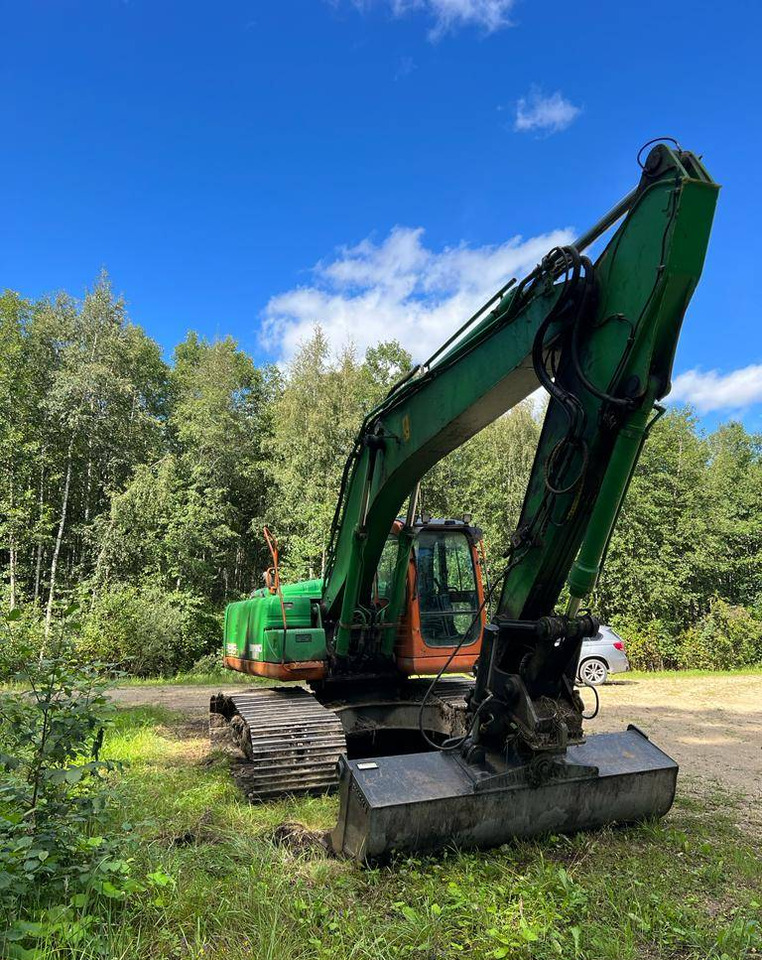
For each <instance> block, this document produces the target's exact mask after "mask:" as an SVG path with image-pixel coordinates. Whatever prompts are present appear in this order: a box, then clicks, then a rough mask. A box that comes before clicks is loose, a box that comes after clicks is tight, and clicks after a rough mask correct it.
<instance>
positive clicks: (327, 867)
mask: <svg viewBox="0 0 762 960" xmlns="http://www.w3.org/2000/svg"><path fill="white" fill-rule="evenodd" d="M108 750H109V753H110V754H111V755H112V756H114V757H119V758H121V759H123V760H126V761H127V762H128V764H129V766H128V767H127V769H126V772H125V773H124V775H123V776H122V777H121V778H120V779H119V780H118V781H117V782H116V783H115V785H114V794H113V798H114V801H115V809H116V813H115V826H116V825H117V824H119V823H121V822H123V821H124V820H129V821H130V824H131V826H130V830H131V834H132V837H133V839H132V848H133V849H132V857H133V865H132V868H133V872H134V875H135V876H137V877H140V876H145V875H147V874H148V873H150V872H154V871H157V870H162V871H164V872H165V873H166V874H168V875H169V876H170V877H171V878H172V880H171V882H169V883H167V884H166V885H165V886H163V887H162V888H161V889H160V890H159V891H158V892H157V890H156V888H151V890H150V892H146V893H143V894H138V895H137V896H136V897H134V898H133V899H132V900H130V901H128V902H127V903H125V904H122V905H115V906H114V907H113V910H112V914H111V916H110V917H109V921H110V922H109V924H108V928H107V933H106V934H105V936H106V947H105V950H104V952H103V954H102V955H103V956H107V957H108V958H112V960H142V958H146V960H148V958H151V960H159V958H193V960H202V958H203V960H223V958H224V960H244V958H246V960H252V958H255V960H260V958H262V960H323V958H326V960H327V958H337V960H338V958H347V960H349V958H353V960H366V958H367V960H371V958H372V960H387V958H388V960H391V958H405V957H411V958H425V960H445V958H447V960H449V958H456V957H460V956H464V957H465V956H469V957H474V958H491V960H501V958H507V960H513V958H532V960H544V958H557V957H565V958H575V960H607V958H611V960H613V958H617V960H635V958H638V960H656V958H664V960H667V958H669V960H677V958H680V960H689V958H696V960H698V958H701V960H707V958H713V960H740V958H744V957H747V958H751V957H755V956H759V955H760V954H762V932H761V927H760V921H761V920H762V915H761V912H760V911H761V907H760V900H762V864H761V863H760V858H759V848H760V838H759V837H755V836H751V835H748V834H746V833H744V831H743V830H742V829H741V828H740V827H739V826H737V825H736V822H735V807H736V799H735V798H734V797H731V796H728V795H727V794H724V793H723V792H722V791H718V790H717V789H713V790H711V791H710V792H708V793H706V794H705V795H703V796H700V797H699V798H698V799H697V796H696V793H695V791H692V792H691V793H690V795H689V796H686V797H685V799H682V798H680V799H678V802H677V804H676V807H675V809H674V811H673V812H672V813H671V814H670V816H669V817H668V818H667V819H666V820H665V821H663V822H657V823H651V824H647V825H644V826H641V827H638V828H628V829H608V830H604V831H600V832H597V833H590V834H584V835H582V834H581V835H577V836H575V837H561V836H557V837H549V838H545V839H544V840H542V841H539V842H531V843H530V842H521V843H512V844H508V845H505V846H503V847H501V848H499V849H498V850H492V851H485V852H481V853H473V852H468V853H459V852H457V851H455V850H450V851H446V852H445V853H444V854H442V855H440V856H436V857H422V858H401V859H399V860H397V861H396V862H394V863H392V864H390V865H388V866H386V867H382V868H375V869H362V868H360V867H359V866H357V865H355V864H354V863H350V862H346V861H339V860H335V859H332V858H330V857H329V856H328V855H327V854H325V853H324V852H323V851H322V850H320V851H317V850H311V851H302V852H299V851H297V850H294V849H290V848H286V847H283V846H278V845H277V844H276V843H275V842H274V841H273V839H272V833H273V830H274V828H275V827H276V826H277V825H278V824H279V823H281V822H283V821H284V820H298V821H299V822H301V823H303V824H304V825H305V826H306V827H308V828H312V829H326V828H329V827H330V826H332V824H333V823H334V821H335V818H336V811H337V801H336V799H335V798H333V797H322V798H308V799H299V800H291V801H282V802H279V803H272V804H267V805H259V806H254V805H250V804H248V803H246V802H244V801H242V799H241V798H240V796H239V794H238V792H237V790H236V788H235V786H234V785H233V783H232V781H231V779H230V776H229V772H228V770H227V767H226V762H225V761H224V760H223V759H212V760H211V761H210V758H209V756H208V752H207V745H206V740H205V737H204V735H203V731H202V730H200V729H199V728H198V727H197V726H196V727H193V726H190V725H188V723H187V720H185V719H184V718H183V717H181V716H180V715H178V714H176V713H174V712H172V711H168V710H164V709H158V708H146V707H140V708H133V709H125V710H121V711H120V712H119V716H118V720H117V724H116V728H115V729H114V731H112V734H111V736H110V738H109V743H108ZM89 951H90V948H89V947H88V948H84V949H83V951H82V952H77V953H73V952H71V948H69V952H67V953H65V954H64V953H56V952H55V950H52V952H50V953H49V954H48V955H49V956H50V957H51V958H52V957H53V956H56V957H57V956H61V957H63V956H66V957H75V956H76V957H80V956H81V957H82V958H84V957H85V956H87V957H90V956H94V955H95V954H94V953H92V952H89Z"/></svg>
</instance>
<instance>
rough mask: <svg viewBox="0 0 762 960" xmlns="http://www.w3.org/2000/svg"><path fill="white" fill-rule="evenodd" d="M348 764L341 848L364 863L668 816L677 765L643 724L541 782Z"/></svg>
mask: <svg viewBox="0 0 762 960" xmlns="http://www.w3.org/2000/svg"><path fill="white" fill-rule="evenodd" d="M339 766H340V783H339V792H340V810H339V821H338V823H337V825H336V827H335V828H334V830H333V832H332V834H331V843H332V846H333V849H334V850H335V851H336V852H337V853H340V854H344V855H346V856H349V857H353V858H355V859H357V860H362V861H374V860H379V859H383V858H385V857H387V856H389V855H390V854H392V853H395V852H398V851H399V852H404V851H419V850H420V851H426V850H435V849H440V848H442V847H445V846H448V845H452V846H453V847H457V848H461V849H465V848H468V847H491V846H496V845H498V844H501V843H504V842H505V841H506V840H509V839H511V838H512V837H531V836H536V835H538V834H543V833H549V832H552V833H571V832H574V831H577V830H588V829H591V828H594V827H600V826H603V825H604V824H609V823H615V822H616V823H632V822H637V821H639V820H644V819H646V818H649V817H661V816H664V814H665V813H667V811H668V810H669V809H670V807H671V806H672V802H673V800H674V797H675V786H676V782H677V770H678V767H677V764H676V763H675V761H674V760H672V759H671V758H670V757H668V756H667V754H666V753H664V752H663V751H662V750H660V749H659V748H658V747H657V746H655V745H654V744H653V743H651V741H650V740H649V739H648V737H646V735H645V734H644V733H642V732H641V731H640V730H638V728H637V727H635V726H632V725H631V726H629V727H628V728H627V730H626V731H625V732H623V733H609V734H598V735H596V736H592V737H590V738H588V740H587V741H586V742H585V743H583V744H579V745H576V746H573V747H569V749H568V750H567V752H566V754H565V755H564V757H563V758H561V759H558V760H556V761H555V762H554V763H553V764H552V768H551V769H549V770H547V771H546V779H545V782H542V783H540V784H539V785H537V784H536V782H535V784H534V785H533V784H532V780H533V779H534V778H532V777H531V776H530V777H527V775H526V768H508V767H506V768H504V769H503V770H502V771H500V773H499V774H498V775H495V773H494V767H493V768H490V770H491V774H492V775H486V774H485V772H484V770H480V769H479V768H478V767H474V766H469V765H467V764H465V763H464V761H463V760H462V759H461V758H460V756H457V755H454V754H452V753H442V752H439V751H433V752H431V753H423V754H422V753H417V754H405V755H400V756H394V757H380V758H377V759H372V760H370V759H369V760H347V759H346V758H345V757H342V758H341V759H340V761H339Z"/></svg>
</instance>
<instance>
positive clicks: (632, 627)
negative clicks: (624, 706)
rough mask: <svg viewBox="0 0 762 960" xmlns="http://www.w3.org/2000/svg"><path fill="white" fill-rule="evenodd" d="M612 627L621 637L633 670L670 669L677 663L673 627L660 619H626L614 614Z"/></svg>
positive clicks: (676, 641) (675, 637)
mask: <svg viewBox="0 0 762 960" xmlns="http://www.w3.org/2000/svg"><path fill="white" fill-rule="evenodd" d="M611 625H612V627H613V628H614V629H615V630H616V632H617V633H618V634H619V635H620V636H621V637H623V638H624V640H625V641H626V646H627V657H628V659H629V661H630V666H631V667H632V668H633V670H670V669H674V668H677V666H678V663H679V646H678V640H677V636H676V633H675V629H674V626H673V625H671V624H665V623H664V622H663V621H661V620H646V621H643V622H639V621H637V620H636V621H630V620H628V619H627V618H626V617H615V618H614V619H613V621H612V624H611Z"/></svg>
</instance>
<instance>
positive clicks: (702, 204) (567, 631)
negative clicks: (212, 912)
mask: <svg viewBox="0 0 762 960" xmlns="http://www.w3.org/2000/svg"><path fill="white" fill-rule="evenodd" d="M649 148H650V149H649ZM644 155H645V156H644ZM638 165H639V168H640V175H639V179H638V182H637V184H636V186H635V187H634V189H632V190H631V191H630V192H629V193H628V194H627V195H626V196H625V197H624V198H623V199H622V200H621V201H620V202H619V203H617V204H616V205H615V206H614V207H613V208H612V209H611V210H610V211H609V212H608V213H607V214H606V215H605V216H604V217H602V218H601V219H600V220H599V221H598V223H596V224H595V225H594V226H593V227H592V228H591V229H589V230H588V231H587V232H586V233H584V234H583V235H582V236H581V237H579V239H577V240H576V242H574V243H572V244H570V245H568V246H558V247H555V248H553V249H552V250H550V251H549V252H548V253H547V255H546V256H545V257H544V258H543V259H542V261H541V262H540V263H539V264H538V265H537V267H536V268H535V269H534V270H532V271H531V272H530V273H529V274H528V275H527V276H525V277H524V278H523V279H521V280H519V281H517V280H515V279H512V280H510V281H509V282H507V283H506V284H505V285H504V286H502V287H501V288H500V289H499V290H498V291H497V292H496V293H495V295H494V296H493V297H492V298H491V299H490V300H489V301H488V302H487V303H486V304H485V305H484V306H483V307H482V308H481V309H480V310H479V311H477V313H475V314H474V315H473V316H472V317H471V318H470V319H469V320H468V321H467V322H466V323H465V324H464V325H463V326H462V327H461V328H460V329H459V330H458V331H457V332H456V333H455V334H454V335H453V336H452V337H450V338H449V339H448V340H447V342H446V343H444V344H443V345H442V346H441V347H440V348H439V349H438V350H437V351H436V352H435V353H434V355H433V356H432V357H430V358H429V360H428V361H426V362H425V363H423V364H420V365H418V366H416V367H415V368H414V369H412V370H411V371H410V372H409V373H407V374H406V375H405V376H404V377H403V378H402V379H401V380H399V382H398V383H396V384H395V385H394V386H393V388H392V389H391V390H390V391H389V393H388V395H387V396H386V397H385V398H384V400H383V401H382V402H381V403H379V404H378V405H377V406H376V407H375V408H374V409H373V410H371V411H370V412H369V413H368V414H367V416H366V417H365V419H364V421H363V423H362V425H361V427H360V430H359V432H358V434H357V438H356V441H355V443H354V446H353V448H352V450H351V452H350V453H349V457H348V459H347V461H346V465H345V468H344V472H343V477H342V482H341V487H340V492H339V496H338V500H337V504H336V511H335V516H334V521H333V525H332V530H331V536H330V541H329V545H328V550H327V563H326V568H325V572H324V576H323V577H322V578H320V579H313V580H308V581H305V582H301V583H294V584H283V583H281V580H280V572H279V564H278V547H277V543H276V542H275V541H274V539H273V538H272V537H270V535H269V532H266V535H267V537H268V542H269V544H270V547H271V552H272V556H273V566H272V568H271V569H270V570H269V571H268V573H267V575H266V584H265V586H264V587H262V588H261V589H258V590H256V591H255V592H254V593H253V594H252V596H251V597H250V598H248V599H246V600H242V601H239V602H235V603H232V604H230V605H229V606H228V608H227V610H226V614H225V627H224V649H223V655H224V662H225V664H226V665H227V666H228V667H230V668H231V669H233V670H239V671H244V672H247V673H251V674H254V675H256V676H260V677H267V678H270V679H274V680H277V681H290V683H282V684H280V685H278V686H274V687H268V688H255V689H253V690H252V691H251V692H246V693H240V694H239V693H235V694H233V695H224V694H219V695H217V696H215V697H213V698H212V702H211V716H210V729H211V732H212V735H213V737H214V738H215V739H218V740H219V739H225V740H226V742H228V743H230V742H232V743H233V744H234V746H235V749H237V750H238V751H239V752H240V756H241V758H242V762H241V763H239V764H238V777H239V780H240V782H241V784H242V786H243V788H244V790H245V791H246V793H247V794H248V796H249V797H251V798H252V799H268V798H272V797H278V796H282V795H289V794H295V793H302V792H311V791H324V790H326V789H331V788H334V787H338V791H339V800H340V802H339V817H338V823H337V825H336V827H335V828H334V830H333V831H332V833H331V845H332V847H333V849H334V851H335V852H336V853H338V854H343V855H346V856H349V857H354V858H356V859H358V860H360V861H365V862H372V861H376V860H379V859H383V858H387V857H389V856H390V855H391V854H393V853H395V852H405V851H418V850H435V849H437V848H441V847H443V846H446V845H448V844H454V845H456V846H458V847H460V848H467V847H482V846H491V845H498V844H501V843H503V842H505V841H506V840H508V839H510V838H512V837H526V836H532V835H536V834H541V833H545V832H554V833H559V832H572V831H576V830H582V829H591V828H595V827H598V826H602V825H605V824H609V823H613V822H618V823H630V822H637V821H640V820H642V819H644V818H649V817H659V816H663V815H664V814H665V813H666V812H667V811H668V810H669V809H670V807H671V805H672V802H673V800H674V795H675V789H676V781H677V772H678V768H677V764H676V763H675V762H674V761H673V760H672V759H671V758H670V757H669V756H667V754H665V753H664V752H663V751H662V750H660V749H659V748H658V747H657V746H656V745H655V744H654V743H652V742H651V741H650V740H649V739H648V737H647V736H646V734H645V733H643V732H642V731H641V730H639V729H638V728H636V727H634V726H632V725H630V726H629V727H628V728H627V729H626V730H624V731H622V732H619V733H611V734H596V735H592V736H588V737H586V736H585V734H584V729H583V720H584V719H587V718H589V715H587V714H586V712H585V711H586V708H585V704H584V702H583V700H582V697H581V695H580V690H579V689H578V687H577V686H576V684H575V679H576V675H577V666H578V661H579V656H580V649H581V645H582V642H583V640H584V639H585V638H586V637H590V636H593V635H595V634H596V633H597V631H598V628H599V623H598V621H597V619H596V618H595V616H594V615H593V614H592V613H591V611H590V610H589V609H587V608H585V607H584V606H583V604H584V602H585V600H586V598H587V597H589V596H590V594H591V593H592V592H593V590H594V587H595V585H596V582H597V580H598V577H599V575H600V571H601V567H602V564H603V561H604V559H605V554H606V550H607V546H608V543H609V540H610V537H611V533H612V530H613V527H614V525H615V523H616V520H617V516H618V514H619V512H620V509H621V507H622V502H623V500H624V498H625V495H626V492H627V488H628V484H629V482H630V479H631V477H632V475H633V471H634V469H635V466H636V464H637V461H638V457H639V454H640V452H641V449H642V447H643V444H644V443H645V441H646V440H647V437H648V434H649V432H650V430H651V429H652V427H653V425H654V423H655V422H656V421H657V420H658V418H659V417H660V416H661V414H662V413H663V410H664V408H663V407H662V406H661V405H660V403H659V401H660V400H661V399H662V398H663V397H665V396H666V395H667V394H668V392H669V390H670V377H671V371H672V365H673V359H674V354H675V349H676V346H677V341H678V336H679V332H680V328H681V325H682V322H683V317H684V314H685V312H686V309H687V307H688V303H689V301H690V299H691V296H692V294H693V291H694V289H695V288H696V285H697V283H698V280H699V277H700V274H701V270H702V267H703V263H704V259H705V254H706V250H707V246H708V242H709V235H710V230H711V224H712V218H713V215H714V209H715V204H716V199H717V194H718V191H719V186H718V185H717V184H716V183H715V182H714V181H713V180H712V178H711V177H710V176H709V174H708V173H707V171H706V169H705V167H704V166H703V164H702V162H701V160H700V158H699V157H698V156H696V155H695V154H694V153H691V152H690V151H687V150H683V149H682V148H681V147H680V146H679V145H678V144H677V142H676V141H672V140H667V139H664V140H661V139H660V140H658V141H650V142H649V143H648V144H646V145H645V147H644V148H643V149H642V150H641V152H640V154H639V155H638ZM604 243H605V245H604ZM593 245H596V249H598V250H599V252H598V255H597V257H596V258H595V260H594V261H593V260H592V259H591V258H590V257H589V256H588V255H587V254H586V253H585V251H589V250H590V248H591V247H592V246H593ZM538 386H539V387H543V388H544V390H545V391H547V393H548V394H549V403H548V407H547V411H546V414H545V418H544V422H543V426H542V430H541V434H540V439H539V443H538V447H537V452H536V456H535V459H534V462H533V466H532V469H531V473H530V478H529V483H528V488H527V492H526V496H525V499H524V502H523V506H522V509H521V513H520V517H519V521H518V525H517V527H516V529H515V531H513V533H512V535H511V537H510V547H509V549H508V551H507V552H506V555H505V556H504V557H503V558H501V562H500V564H499V565H498V566H499V569H497V570H494V569H493V571H492V576H491V578H489V579H488V577H487V568H486V565H485V562H484V552H483V547H482V535H481V531H480V530H479V528H478V527H477V526H475V525H474V524H473V523H472V518H471V517H470V516H469V515H465V516H463V517H462V518H461V519H451V518H449V519H434V518H431V517H429V516H428V515H427V514H425V513H424V512H422V511H419V510H418V499H419V488H420V482H421V479H422V478H423V477H424V476H425V474H426V472H427V471H428V470H429V469H430V468H431V467H432V466H433V465H434V464H435V463H437V462H438V461H439V460H441V459H442V458H443V457H445V456H446V455H447V454H448V453H450V452H451V451H452V450H454V449H456V448H457V447H458V446H460V445H461V444H463V443H465V442H466V441H467V440H468V439H469V438H470V437H472V436H473V435H474V434H475V433H477V432H478V431H479V430H481V429H482V428H483V427H485V426H486V425H487V424H489V423H491V422H492V421H494V420H495V419H496V418H498V417H500V416H502V415H503V414H505V413H506V412H507V411H509V410H510V409H511V408H512V407H514V406H515V405H516V404H518V403H519V402H521V401H522V400H523V399H524V398H526V397H527V396H529V394H531V393H532V392H533V391H535V390H536V389H537V388H538ZM493 566H494V564H493ZM564 590H565V591H566V592H565V599H564V603H563V609H559V604H560V598H561V596H562V594H563V593H564ZM294 681H298V683H294ZM244 758H245V759H244Z"/></svg>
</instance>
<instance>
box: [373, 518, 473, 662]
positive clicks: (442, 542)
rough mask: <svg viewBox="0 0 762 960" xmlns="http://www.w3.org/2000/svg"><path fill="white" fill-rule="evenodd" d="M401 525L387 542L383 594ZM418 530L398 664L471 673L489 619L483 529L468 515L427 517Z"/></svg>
mask: <svg viewBox="0 0 762 960" xmlns="http://www.w3.org/2000/svg"><path fill="white" fill-rule="evenodd" d="M400 527H401V524H400V523H399V521H398V522H397V523H395V528H394V529H393V530H392V533H391V534H390V536H389V538H388V540H387V542H386V546H385V548H384V553H383V555H382V560H381V564H380V565H379V574H378V581H377V595H378V596H379V597H383V596H384V595H385V591H386V592H388V591H389V590H390V588H391V582H392V580H391V578H392V575H393V572H394V563H395V558H396V555H397V534H398V533H399V528H400ZM414 531H415V539H414V540H413V547H412V550H411V552H410V562H409V564H408V571H407V594H406V603H405V608H404V611H405V612H404V614H403V616H402V618H401V619H400V623H399V626H398V629H397V640H396V644H395V651H394V652H395V659H396V662H397V668H398V670H399V671H400V673H402V674H406V675H411V674H434V673H437V672H438V671H439V670H440V669H441V668H442V667H443V666H447V672H448V673H470V672H471V670H473V667H474V664H475V663H476V659H477V657H478V656H479V651H480V649H481V636H482V627H483V625H484V623H485V622H486V612H485V611H484V610H483V609H482V602H483V600H484V586H483V576H482V572H483V569H484V567H483V556H484V553H483V548H482V531H481V530H480V529H479V528H478V527H474V526H472V525H471V524H470V522H466V521H464V520H422V519H419V520H418V521H417V522H416V523H415V525H414ZM456 649H457V653H456V652H455V651H456ZM451 657H452V660H451V662H450V663H448V660H450V658H451Z"/></svg>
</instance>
